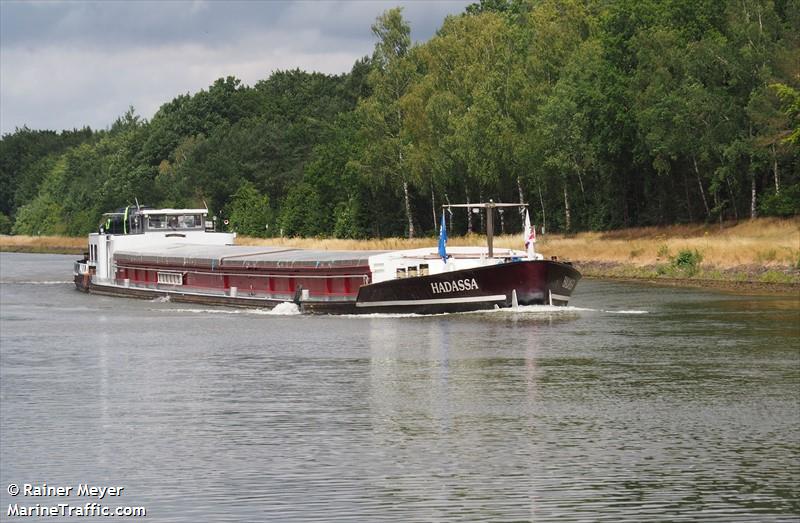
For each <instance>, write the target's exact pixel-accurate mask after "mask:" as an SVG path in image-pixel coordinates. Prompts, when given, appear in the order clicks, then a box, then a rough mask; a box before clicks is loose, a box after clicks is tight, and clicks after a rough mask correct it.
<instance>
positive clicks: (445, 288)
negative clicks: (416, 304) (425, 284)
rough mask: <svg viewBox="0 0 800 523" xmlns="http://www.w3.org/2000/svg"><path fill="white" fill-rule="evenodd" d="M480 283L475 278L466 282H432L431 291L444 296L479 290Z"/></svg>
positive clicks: (465, 280)
mask: <svg viewBox="0 0 800 523" xmlns="http://www.w3.org/2000/svg"><path fill="white" fill-rule="evenodd" d="M479 288H480V287H478V282H477V281H475V278H471V279H470V278H468V279H464V280H451V281H434V282H431V290H432V291H433V293H434V294H442V293H445V292H461V291H473V290H478V289H479Z"/></svg>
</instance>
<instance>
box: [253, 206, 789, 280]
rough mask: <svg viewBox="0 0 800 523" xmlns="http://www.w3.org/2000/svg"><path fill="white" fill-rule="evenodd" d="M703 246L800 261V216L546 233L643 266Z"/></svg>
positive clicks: (304, 241) (579, 254)
mask: <svg viewBox="0 0 800 523" xmlns="http://www.w3.org/2000/svg"><path fill="white" fill-rule="evenodd" d="M239 243H240V244H243V245H270V246H286V247H298V248H308V249H311V248H313V249H324V250H397V249H415V248H419V247H429V246H432V245H436V238H415V239H413V240H408V239H404V238H384V239H374V240H337V239H321V238H268V239H261V238H246V237H242V238H240V239H239ZM485 243H486V238H485V237H484V236H480V235H471V236H459V237H451V238H449V239H448V241H447V244H448V245H451V246H462V245H485ZM495 245H496V246H497V247H508V248H514V249H520V250H522V249H524V246H523V244H522V239H521V234H514V235H504V236H498V237H496V238H495ZM686 249H689V250H697V251H698V252H700V254H702V256H703V263H704V264H707V265H711V266H715V267H719V268H731V267H737V266H741V265H763V266H768V267H786V266H789V267H797V264H798V263H799V262H800V218H792V219H778V218H761V219H757V220H752V221H746V222H740V223H739V224H724V225H723V227H722V228H720V226H719V225H675V226H670V227H643V228H636V229H624V230H619V231H611V232H605V233H602V232H586V233H580V234H576V235H570V236H565V235H561V234H549V235H546V236H540V237H539V242H538V244H537V250H538V251H539V252H541V253H543V254H544V255H545V256H548V257H549V256H559V257H560V258H563V259H568V260H575V261H582V262H589V261H592V262H615V263H624V264H632V265H638V266H645V265H653V264H658V263H666V262H668V261H669V257H670V256H675V255H676V254H677V253H678V252H680V251H681V250H686Z"/></svg>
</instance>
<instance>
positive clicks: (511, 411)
mask: <svg viewBox="0 0 800 523" xmlns="http://www.w3.org/2000/svg"><path fill="white" fill-rule="evenodd" d="M73 258H74V257H71V256H55V255H31V254H9V253H2V254H0V282H2V283H0V399H1V400H2V401H1V402H0V422H1V424H0V481H1V482H2V489H0V498H1V499H2V507H1V508H2V513H0V519H2V520H3V521H16V520H23V519H24V520H28V521H30V520H36V518H30V517H27V518H23V517H18V518H16V517H8V510H9V506H11V505H13V504H15V503H16V504H19V505H28V506H30V505H35V504H36V503H40V504H41V505H51V504H56V503H59V502H60V503H71V504H74V505H81V506H83V505H84V504H85V503H86V502H89V501H97V502H98V503H100V504H102V505H107V506H112V507H114V506H136V507H145V508H146V510H147V517H146V518H140V519H142V520H148V521H175V522H196V521H359V522H364V521H509V520H514V521H599V520H607V521H652V520H662V521H704V522H708V521H720V522H722V521H725V522H728V521H797V520H798V518H800V297H798V296H795V297H786V296H783V297H778V296H742V295H734V294H726V293H721V292H715V291H703V290H687V289H676V288H659V287H652V286H646V285H637V284H626V283H611V282H605V281H596V280H594V281H592V280H584V281H582V282H580V284H579V285H578V287H577V290H576V293H575V295H574V297H573V301H572V302H571V307H569V308H550V307H529V308H525V309H524V310H522V311H519V312H508V311H495V312H490V313H470V314H452V315H439V316H428V317H399V316H384V317H381V316H372V317H306V316H300V315H293V314H292V311H291V310H288V311H283V313H282V314H270V313H267V312H266V311H241V310H233V309H224V308H208V307H197V306H192V305H186V304H180V303H171V302H168V301H167V302H165V301H139V300H132V299H123V298H106V297H98V296H90V295H86V294H82V293H79V292H77V291H75V290H74V288H73V287H72V284H71V283H70V281H69V280H70V273H71V268H72V267H71V264H72V259H73ZM288 309H291V308H288ZM42 483H47V484H48V485H50V486H73V487H74V489H73V495H72V496H70V497H61V498H58V497H52V496H51V497H38V498H37V497H33V496H31V495H27V496H26V495H23V494H18V495H17V496H11V495H10V494H9V493H8V490H9V488H8V486H9V485H11V484H15V485H18V486H20V487H22V486H24V485H25V484H31V485H41V484H42ZM80 484H89V485H96V486H121V487H124V491H123V492H122V494H121V495H119V496H116V497H105V498H103V499H99V500H98V499H97V498H96V497H95V498H87V497H76V496H75V495H74V493H75V490H76V489H77V486H78V485H80ZM84 519H86V518H84ZM89 519H92V518H89ZM103 519H107V518H103ZM43 520H50V521H52V520H54V519H53V518H44V519H43Z"/></svg>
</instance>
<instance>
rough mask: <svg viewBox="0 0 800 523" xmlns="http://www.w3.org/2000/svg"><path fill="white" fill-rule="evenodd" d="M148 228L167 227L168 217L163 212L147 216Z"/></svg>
mask: <svg viewBox="0 0 800 523" xmlns="http://www.w3.org/2000/svg"><path fill="white" fill-rule="evenodd" d="M147 228H148V229H166V228H167V217H166V216H165V215H163V214H154V215H151V216H148V217H147Z"/></svg>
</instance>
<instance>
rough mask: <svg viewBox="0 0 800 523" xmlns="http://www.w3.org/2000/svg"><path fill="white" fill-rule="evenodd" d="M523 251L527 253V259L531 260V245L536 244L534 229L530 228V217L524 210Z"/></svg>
mask: <svg viewBox="0 0 800 523" xmlns="http://www.w3.org/2000/svg"><path fill="white" fill-rule="evenodd" d="M522 234H523V239H524V240H525V249H526V250H527V251H528V258H533V244H534V243H536V227H531V217H530V215H529V214H528V210H527V209H525V230H524V231H523V233H522Z"/></svg>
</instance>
